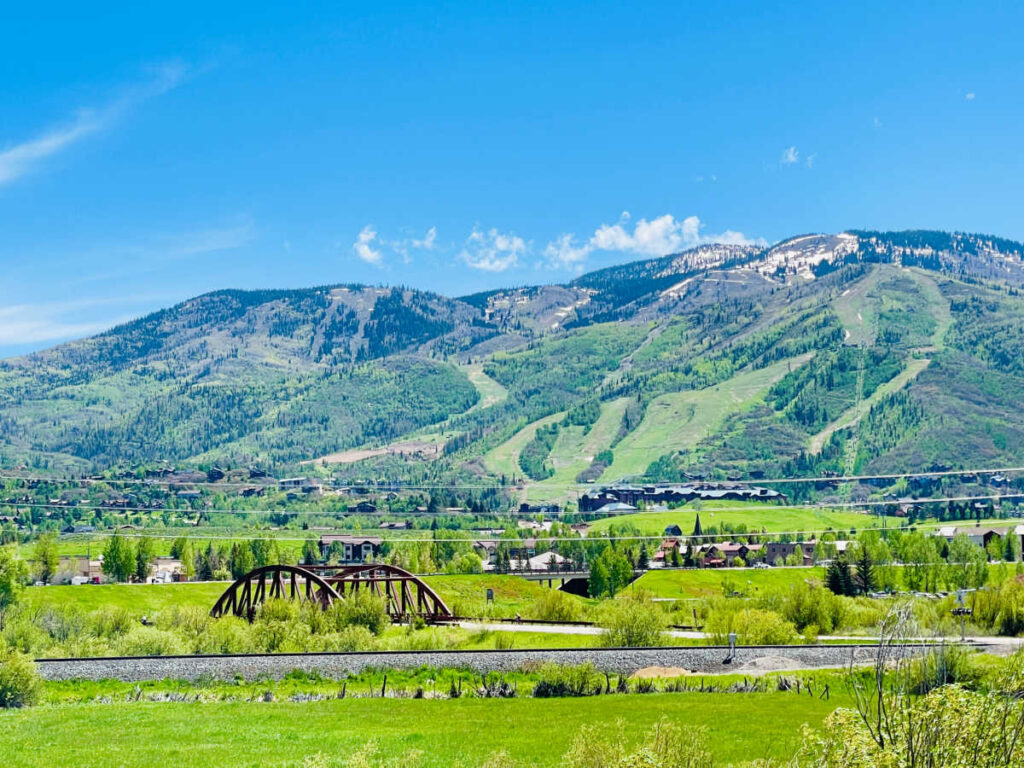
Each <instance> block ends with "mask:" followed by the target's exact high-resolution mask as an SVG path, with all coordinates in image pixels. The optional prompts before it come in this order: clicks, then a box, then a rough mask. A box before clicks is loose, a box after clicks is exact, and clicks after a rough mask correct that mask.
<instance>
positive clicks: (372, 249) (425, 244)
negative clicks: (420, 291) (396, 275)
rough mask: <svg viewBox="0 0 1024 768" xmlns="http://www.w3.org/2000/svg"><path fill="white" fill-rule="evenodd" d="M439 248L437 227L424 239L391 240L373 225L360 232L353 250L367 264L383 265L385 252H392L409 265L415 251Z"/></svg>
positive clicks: (429, 230)
mask: <svg viewBox="0 0 1024 768" xmlns="http://www.w3.org/2000/svg"><path fill="white" fill-rule="evenodd" d="M436 247H437V227H431V228H430V229H428V230H427V231H426V233H425V234H424V235H423V237H403V238H400V239H398V240H389V239H386V238H384V237H381V236H380V235H379V234H378V232H377V230H376V228H375V227H374V226H373V225H372V224H367V225H366V226H365V227H363V228H362V230H360V232H359V235H358V236H357V237H356V241H355V243H353V244H352V250H353V251H354V252H355V254H356V256H358V257H359V258H360V259H362V260H363V261H365V262H366V263H367V264H376V265H381V264H383V263H384V252H385V251H391V252H392V253H396V254H398V255H399V256H401V257H402V261H403V262H405V263H406V264H408V263H409V262H410V261H412V252H413V251H433V250H434V249H435V248H436Z"/></svg>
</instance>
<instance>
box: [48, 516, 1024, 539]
mask: <svg viewBox="0 0 1024 768" xmlns="http://www.w3.org/2000/svg"><path fill="white" fill-rule="evenodd" d="M957 522H960V523H965V522H969V521H966V520H961V521H951V522H945V523H915V524H914V525H905V526H898V527H894V528H881V527H880V526H871V527H869V528H862V529H861V530H871V531H883V530H888V531H910V530H918V529H924V530H931V529H933V528H957V529H961V528H981V529H985V528H1002V527H1007V528H1009V527H1016V526H1018V525H1022V523H1020V522H1014V521H1012V520H1006V521H996V520H993V521H992V522H993V523H995V522H1005V523H1006V525H1005V526H1004V525H985V526H978V525H971V526H968V525H957ZM839 530H841V528H840V529H839ZM836 532H837V529H836V528H831V527H829V528H819V529H813V530H807V529H805V530H802V531H764V532H761V531H747V532H746V533H736V532H729V533H702V534H699V535H696V536H691V535H687V534H682V535H681V536H666V535H665V534H664V533H660V534H656V535H655V534H623V535H616V536H600V535H598V536H544V535H542V534H541V533H540V532H538V533H537V534H536V535H533V536H528V537H526V538H525V539H523V538H518V539H511V538H493V537H486V536H465V537H463V538H436V539H435V538H424V537H412V536H409V537H383V536H378V535H374V534H370V533H364V532H360V531H353V532H348V531H316V533H321V534H323V535H326V536H351V537H353V538H355V539H370V538H373V539H380V540H381V541H382V542H386V543H388V544H469V543H472V542H474V541H494V542H496V543H499V544H504V543H507V544H513V545H514V544H516V543H521V542H523V541H526V539H534V540H535V541H536V542H538V543H539V542H545V543H546V542H556V541H558V542H562V541H569V542H579V543H582V544H588V543H589V544H593V543H601V542H605V541H664V540H665V539H701V540H703V539H723V538H725V539H728V538H730V537H732V538H734V539H735V538H746V537H752V536H753V537H758V538H772V537H778V536H808V535H811V536H817V535H818V534H824V533H836ZM114 533H115V532H114V531H111V532H110V533H109V534H103V533H99V534H98V535H99V536H101V537H103V536H112V535H114ZM117 533H118V535H120V536H123V537H125V538H134V539H181V538H186V539H197V540H199V541H262V540H264V539H271V540H273V541H290V542H306V541H309V540H310V539H311V538H312V537H306V538H291V537H284V536H270V535H268V536H224V535H198V536H195V535H190V534H187V533H181V534H168V533H154V534H146V533H120V532H117ZM96 535H97V534H71V535H70V536H68V537H66V538H68V539H71V538H73V537H74V536H83V537H90V538H95V537H96ZM806 541H807V540H804V542H805V543H806Z"/></svg>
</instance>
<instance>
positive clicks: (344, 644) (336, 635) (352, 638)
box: [313, 624, 377, 653]
mask: <svg viewBox="0 0 1024 768" xmlns="http://www.w3.org/2000/svg"><path fill="white" fill-rule="evenodd" d="M313 645H314V648H315V649H316V650H317V651H332V652H337V653H346V652H351V651H372V650H373V649H374V648H376V647H377V639H376V636H375V635H374V634H373V632H371V631H370V630H368V629H367V628H366V627H360V626H358V625H355V624H353V625H352V626H349V627H345V628H344V629H342V630H341V631H340V632H332V633H330V634H327V635H317V636H314V638H313Z"/></svg>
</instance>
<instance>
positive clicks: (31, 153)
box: [0, 63, 185, 186]
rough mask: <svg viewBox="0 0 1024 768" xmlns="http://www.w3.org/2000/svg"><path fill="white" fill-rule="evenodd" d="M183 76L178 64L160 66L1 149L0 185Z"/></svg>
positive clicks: (105, 127) (98, 128)
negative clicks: (109, 98) (110, 98)
mask: <svg viewBox="0 0 1024 768" xmlns="http://www.w3.org/2000/svg"><path fill="white" fill-rule="evenodd" d="M184 76H185V68H184V67H183V66H182V65H180V64H176V63H172V64H165V65H161V66H160V67H158V68H156V69H154V70H153V71H152V76H151V78H150V79H149V80H147V81H146V82H145V83H142V84H141V85H136V86H132V87H129V88H126V89H124V90H123V91H122V93H121V95H120V96H118V97H117V98H115V99H114V100H113V101H111V102H110V103H108V104H106V105H104V106H101V107H99V108H84V109H79V110H77V111H76V112H75V113H74V114H73V115H72V116H71V118H70V119H69V120H68V121H67V122H66V123H65V124H64V125H62V126H60V127H57V128H52V129H50V130H48V131H44V132H43V133H41V134H39V135H37V136H34V137H32V138H30V139H26V140H24V141H22V142H20V143H17V144H13V145H10V146H8V147H7V148H5V149H3V150H0V186H3V185H5V184H9V183H11V182H13V181H14V180H16V179H18V178H21V177H22V176H24V175H26V174H28V173H30V172H32V171H33V170H35V168H36V167H37V166H38V165H39V163H41V162H42V161H43V160H45V159H46V158H48V157H52V156H53V155H56V154H59V153H60V152H63V151H65V150H66V149H68V148H70V147H72V146H73V145H75V144H77V143H79V142H81V141H82V140H83V139H85V138H87V137H89V136H91V135H93V134H96V133H99V132H100V131H103V130H106V129H107V128H109V127H111V126H112V125H113V124H114V123H116V122H117V121H118V120H119V119H120V118H121V117H122V116H123V115H124V114H125V113H126V112H127V111H128V110H130V109H131V108H132V107H134V106H136V105H137V104H139V103H141V102H143V101H145V100H146V99H150V98H153V97H154V96H158V95H160V94H162V93H166V92H167V91H169V90H171V89H172V88H174V87H175V86H177V85H178V84H179V83H180V82H181V80H182V79H183V78H184Z"/></svg>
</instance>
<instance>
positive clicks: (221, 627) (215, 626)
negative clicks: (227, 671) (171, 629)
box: [192, 616, 256, 653]
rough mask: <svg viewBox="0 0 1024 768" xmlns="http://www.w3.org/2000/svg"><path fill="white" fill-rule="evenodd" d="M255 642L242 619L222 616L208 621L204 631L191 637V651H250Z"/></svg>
mask: <svg viewBox="0 0 1024 768" xmlns="http://www.w3.org/2000/svg"><path fill="white" fill-rule="evenodd" d="M255 650H256V644H255V642H254V640H253V636H252V628H251V627H250V626H249V623H248V622H247V621H245V620H244V619H239V618H236V617H235V616H224V617H222V618H220V619H217V620H216V621H212V622H210V624H209V626H208V628H207V629H206V631H205V632H202V633H200V634H196V635H194V636H193V638H192V652H193V653H252V652H254V651H255Z"/></svg>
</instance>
